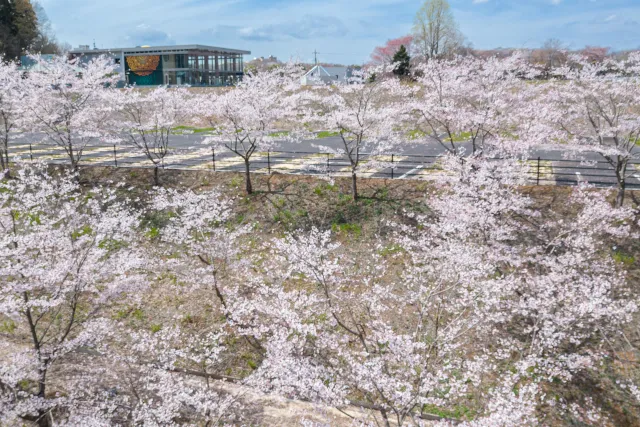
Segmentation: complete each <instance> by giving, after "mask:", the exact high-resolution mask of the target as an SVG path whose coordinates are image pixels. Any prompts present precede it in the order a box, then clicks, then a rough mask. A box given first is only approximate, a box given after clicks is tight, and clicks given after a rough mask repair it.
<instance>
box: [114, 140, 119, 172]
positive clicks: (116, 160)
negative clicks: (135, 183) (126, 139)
mask: <svg viewBox="0 0 640 427" xmlns="http://www.w3.org/2000/svg"><path fill="white" fill-rule="evenodd" d="M113 163H114V164H115V165H116V167H118V155H117V154H116V144H113Z"/></svg>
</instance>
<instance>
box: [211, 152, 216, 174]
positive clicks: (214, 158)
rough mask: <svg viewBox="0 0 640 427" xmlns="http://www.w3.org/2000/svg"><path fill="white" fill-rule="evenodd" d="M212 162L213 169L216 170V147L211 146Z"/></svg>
mask: <svg viewBox="0 0 640 427" xmlns="http://www.w3.org/2000/svg"><path fill="white" fill-rule="evenodd" d="M211 163H212V164H213V171H214V172H215V171H216V149H215V148H213V147H211Z"/></svg>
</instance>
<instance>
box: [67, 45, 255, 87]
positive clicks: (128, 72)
mask: <svg viewBox="0 0 640 427" xmlns="http://www.w3.org/2000/svg"><path fill="white" fill-rule="evenodd" d="M86 47H87V46H83V48H86ZM250 53H251V52H249V51H246V50H238V49H227V48H220V47H213V46H203V45H184V46H161V47H152V46H141V47H136V48H120V49H76V50H72V51H71V52H70V55H71V56H72V57H79V58H80V60H82V61H85V60H90V59H91V58H92V57H95V56H97V55H105V54H106V55H109V56H112V57H113V58H114V61H115V62H116V63H117V64H119V66H120V73H121V75H122V82H123V83H126V84H131V85H133V84H135V85H137V86H157V85H191V86H231V85H233V84H235V83H236V82H238V81H240V80H241V79H242V76H243V75H244V61H243V55H249V54H250Z"/></svg>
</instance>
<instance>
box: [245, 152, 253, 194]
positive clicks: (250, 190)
mask: <svg viewBox="0 0 640 427" xmlns="http://www.w3.org/2000/svg"><path fill="white" fill-rule="evenodd" d="M244 170H245V181H246V187H247V194H253V187H252V186H251V171H250V170H249V159H244Z"/></svg>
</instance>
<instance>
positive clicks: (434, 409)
mask: <svg viewBox="0 0 640 427" xmlns="http://www.w3.org/2000/svg"><path fill="white" fill-rule="evenodd" d="M423 410H424V412H426V413H427V414H432V415H437V416H439V417H443V418H453V419H457V420H462V419H473V418H474V417H475V416H476V415H477V412H476V411H474V410H473V409H471V408H468V407H466V406H464V405H459V406H454V407H453V408H451V409H445V408H440V407H438V406H436V405H424V406H423Z"/></svg>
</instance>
